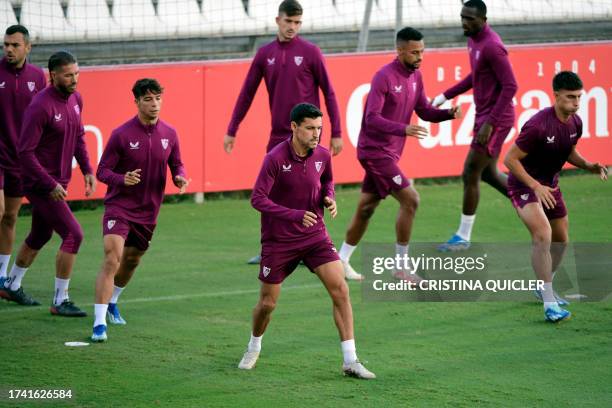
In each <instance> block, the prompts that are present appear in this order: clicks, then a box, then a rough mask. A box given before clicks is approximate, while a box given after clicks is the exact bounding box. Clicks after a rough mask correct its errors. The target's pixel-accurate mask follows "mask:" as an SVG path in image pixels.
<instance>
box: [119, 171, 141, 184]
mask: <svg viewBox="0 0 612 408" xmlns="http://www.w3.org/2000/svg"><path fill="white" fill-rule="evenodd" d="M140 171H141V170H140V169H136V170H132V171H128V172H127V173H125V175H124V176H123V183H124V184H125V185H126V186H135V185H136V184H138V183H140Z"/></svg>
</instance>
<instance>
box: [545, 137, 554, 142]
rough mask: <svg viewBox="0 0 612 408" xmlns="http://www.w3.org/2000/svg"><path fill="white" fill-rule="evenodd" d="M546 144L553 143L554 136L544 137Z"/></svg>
mask: <svg viewBox="0 0 612 408" xmlns="http://www.w3.org/2000/svg"><path fill="white" fill-rule="evenodd" d="M546 143H555V137H554V136H546Z"/></svg>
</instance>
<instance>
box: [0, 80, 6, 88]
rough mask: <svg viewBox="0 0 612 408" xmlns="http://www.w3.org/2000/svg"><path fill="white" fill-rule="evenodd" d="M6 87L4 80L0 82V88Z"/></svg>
mask: <svg viewBox="0 0 612 408" xmlns="http://www.w3.org/2000/svg"><path fill="white" fill-rule="evenodd" d="M5 87H6V81H4V82H0V89H4V88H5Z"/></svg>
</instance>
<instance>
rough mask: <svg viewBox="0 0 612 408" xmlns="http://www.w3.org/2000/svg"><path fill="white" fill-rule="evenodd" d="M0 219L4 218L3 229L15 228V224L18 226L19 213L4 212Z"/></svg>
mask: <svg viewBox="0 0 612 408" xmlns="http://www.w3.org/2000/svg"><path fill="white" fill-rule="evenodd" d="M0 217H2V221H0V223H2V227H3V228H9V229H13V228H15V224H17V213H8V212H3V213H2V214H0Z"/></svg>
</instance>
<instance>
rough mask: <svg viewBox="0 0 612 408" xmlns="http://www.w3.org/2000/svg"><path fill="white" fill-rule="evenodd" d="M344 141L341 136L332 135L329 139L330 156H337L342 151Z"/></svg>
mask: <svg viewBox="0 0 612 408" xmlns="http://www.w3.org/2000/svg"><path fill="white" fill-rule="evenodd" d="M343 147H344V142H343V141H342V138H341V137H332V138H331V140H330V141H329V150H331V154H332V156H337V155H338V154H340V152H341V151H342V148H343Z"/></svg>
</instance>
